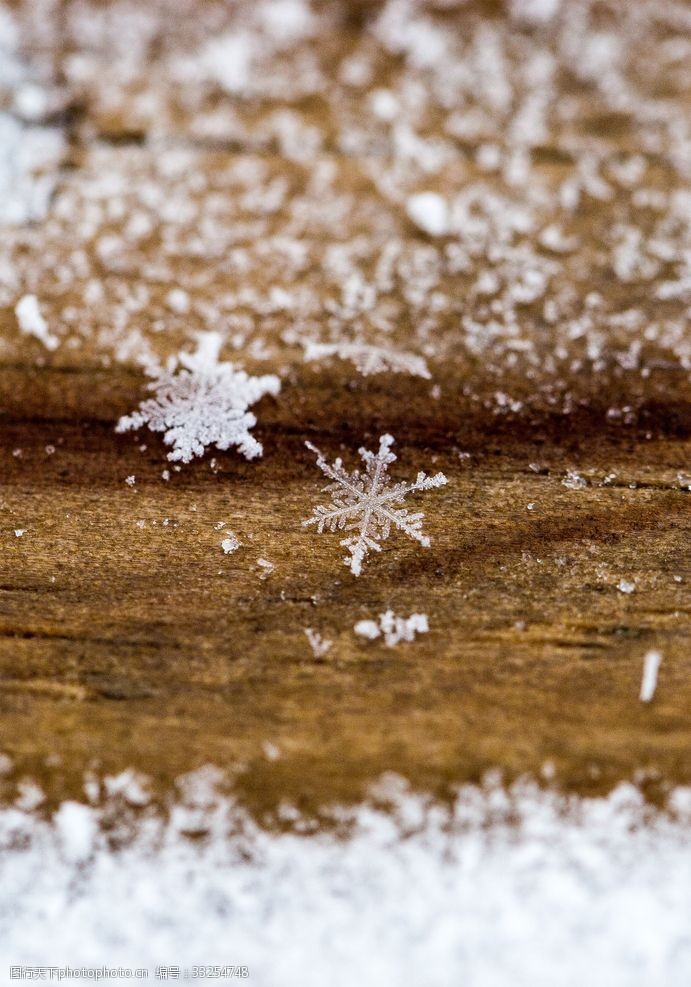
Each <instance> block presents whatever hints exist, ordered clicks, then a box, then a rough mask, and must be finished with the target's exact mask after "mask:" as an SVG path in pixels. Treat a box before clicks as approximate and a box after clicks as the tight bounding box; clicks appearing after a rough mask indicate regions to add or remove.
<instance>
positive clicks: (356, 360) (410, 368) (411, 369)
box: [302, 340, 431, 380]
mask: <svg viewBox="0 0 691 987" xmlns="http://www.w3.org/2000/svg"><path fill="white" fill-rule="evenodd" d="M302 345H303V346H304V349H305V360H306V361H308V362H310V361H312V360H321V359H324V358H328V357H331V356H336V357H338V358H339V360H350V361H351V362H352V363H353V364H354V365H355V366H356V367H357V369H358V370H359V371H360V373H361V374H362V376H363V377H368V376H369V375H370V374H380V373H385V372H386V371H390V372H391V373H394V374H403V373H405V374H411V376H413V377H424V378H425V379H426V380H429V379H430V377H431V374H430V372H429V369H428V367H427V362H426V361H425V359H424V358H423V357H421V356H417V354H415V353H408V352H406V351H401V350H394V349H390V348H388V347H383V346H370V345H368V344H367V343H317V342H314V341H313V340H305V341H304V342H303V344H302Z"/></svg>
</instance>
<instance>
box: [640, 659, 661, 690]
mask: <svg viewBox="0 0 691 987" xmlns="http://www.w3.org/2000/svg"><path fill="white" fill-rule="evenodd" d="M661 662H662V655H661V654H660V652H659V651H648V652H646V654H645V657H644V658H643V678H642V680H641V692H640V696H639V699H640V701H641V702H642V703H649V702H651V700H652V698H653V696H654V695H655V689H656V688H657V673H658V671H659V669H660V664H661Z"/></svg>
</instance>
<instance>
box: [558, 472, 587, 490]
mask: <svg viewBox="0 0 691 987" xmlns="http://www.w3.org/2000/svg"><path fill="white" fill-rule="evenodd" d="M561 485H562V486H563V487H566V488H567V489H568V490H583V489H584V488H585V487H587V486H588V481H587V480H586V479H585V477H583V476H581V475H580V473H577V472H576V470H568V471H567V473H566V476H565V477H564V479H563V480H562V481H561Z"/></svg>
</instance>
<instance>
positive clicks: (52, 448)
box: [44, 446, 55, 456]
mask: <svg viewBox="0 0 691 987" xmlns="http://www.w3.org/2000/svg"><path fill="white" fill-rule="evenodd" d="M44 452H45V454H46V456H52V455H53V453H54V452H55V446H46V447H45V450H44Z"/></svg>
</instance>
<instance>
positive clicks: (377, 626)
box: [353, 610, 429, 648]
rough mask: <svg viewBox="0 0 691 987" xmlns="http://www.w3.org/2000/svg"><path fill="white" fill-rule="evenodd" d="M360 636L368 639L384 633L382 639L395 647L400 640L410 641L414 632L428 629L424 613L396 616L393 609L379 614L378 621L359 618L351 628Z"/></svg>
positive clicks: (374, 638)
mask: <svg viewBox="0 0 691 987" xmlns="http://www.w3.org/2000/svg"><path fill="white" fill-rule="evenodd" d="M353 630H354V631H355V633H356V634H358V635H359V636H360V637H366V638H367V639H368V640H369V641H374V640H376V638H378V637H381V635H382V634H383V635H384V641H385V643H386V645H387V647H389V648H393V647H395V646H396V645H397V644H398V643H399V642H400V641H412V640H414V638H415V635H416V634H426V633H427V631H428V630H429V624H428V622H427V614H426V613H411V615H410V617H407V618H406V617H397V616H396V614H395V613H394V612H393V610H387V611H386V612H385V613H380V614H379V621H378V622H377V621H376V620H360V621H358V623H357V624H356V625H355V627H354V628H353Z"/></svg>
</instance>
